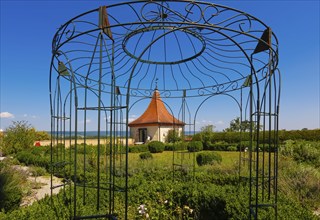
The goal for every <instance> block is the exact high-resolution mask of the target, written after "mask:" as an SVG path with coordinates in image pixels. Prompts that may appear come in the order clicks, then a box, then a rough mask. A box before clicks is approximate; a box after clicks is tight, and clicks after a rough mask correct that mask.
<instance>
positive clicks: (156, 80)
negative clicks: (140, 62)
mask: <svg viewBox="0 0 320 220" xmlns="http://www.w3.org/2000/svg"><path fill="white" fill-rule="evenodd" d="M158 80H159V79H158V78H156V88H155V89H154V90H158Z"/></svg>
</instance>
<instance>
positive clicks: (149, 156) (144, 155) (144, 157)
mask: <svg viewBox="0 0 320 220" xmlns="http://www.w3.org/2000/svg"><path fill="white" fill-rule="evenodd" d="M139 157H140V159H141V160H147V159H152V158H153V157H152V154H151V153H150V152H149V151H148V152H143V153H141V154H139Z"/></svg>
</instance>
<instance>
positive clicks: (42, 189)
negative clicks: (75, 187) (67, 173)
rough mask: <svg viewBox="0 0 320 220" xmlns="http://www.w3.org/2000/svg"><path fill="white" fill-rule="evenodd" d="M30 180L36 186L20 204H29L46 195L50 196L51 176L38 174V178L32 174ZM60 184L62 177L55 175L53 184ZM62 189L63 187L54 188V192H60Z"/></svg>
mask: <svg viewBox="0 0 320 220" xmlns="http://www.w3.org/2000/svg"><path fill="white" fill-rule="evenodd" d="M28 181H29V182H30V184H31V185H32V186H35V187H33V189H32V190H31V193H30V195H27V196H25V197H24V198H23V199H22V202H21V204H20V206H29V205H31V204H32V203H33V202H35V201H38V200H40V199H42V198H44V197H45V196H46V195H49V196H50V193H51V190H50V182H51V180H50V176H38V177H37V178H35V177H32V176H30V177H28ZM60 184H62V179H60V178H57V177H53V185H60ZM60 189H61V188H55V189H53V194H58V193H59V191H60Z"/></svg>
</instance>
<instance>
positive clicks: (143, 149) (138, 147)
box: [129, 144, 149, 153]
mask: <svg viewBox="0 0 320 220" xmlns="http://www.w3.org/2000/svg"><path fill="white" fill-rule="evenodd" d="M147 151H149V148H148V145H147V144H141V145H134V146H130V147H129V152H130V153H141V152H147Z"/></svg>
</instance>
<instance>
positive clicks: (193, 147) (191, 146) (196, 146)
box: [188, 141, 203, 152]
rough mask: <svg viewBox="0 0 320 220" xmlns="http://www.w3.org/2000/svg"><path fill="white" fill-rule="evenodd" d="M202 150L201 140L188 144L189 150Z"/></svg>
mask: <svg viewBox="0 0 320 220" xmlns="http://www.w3.org/2000/svg"><path fill="white" fill-rule="evenodd" d="M202 150H203V144H202V142H201V141H191V142H189V144H188V151H189V152H198V151H202Z"/></svg>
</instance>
